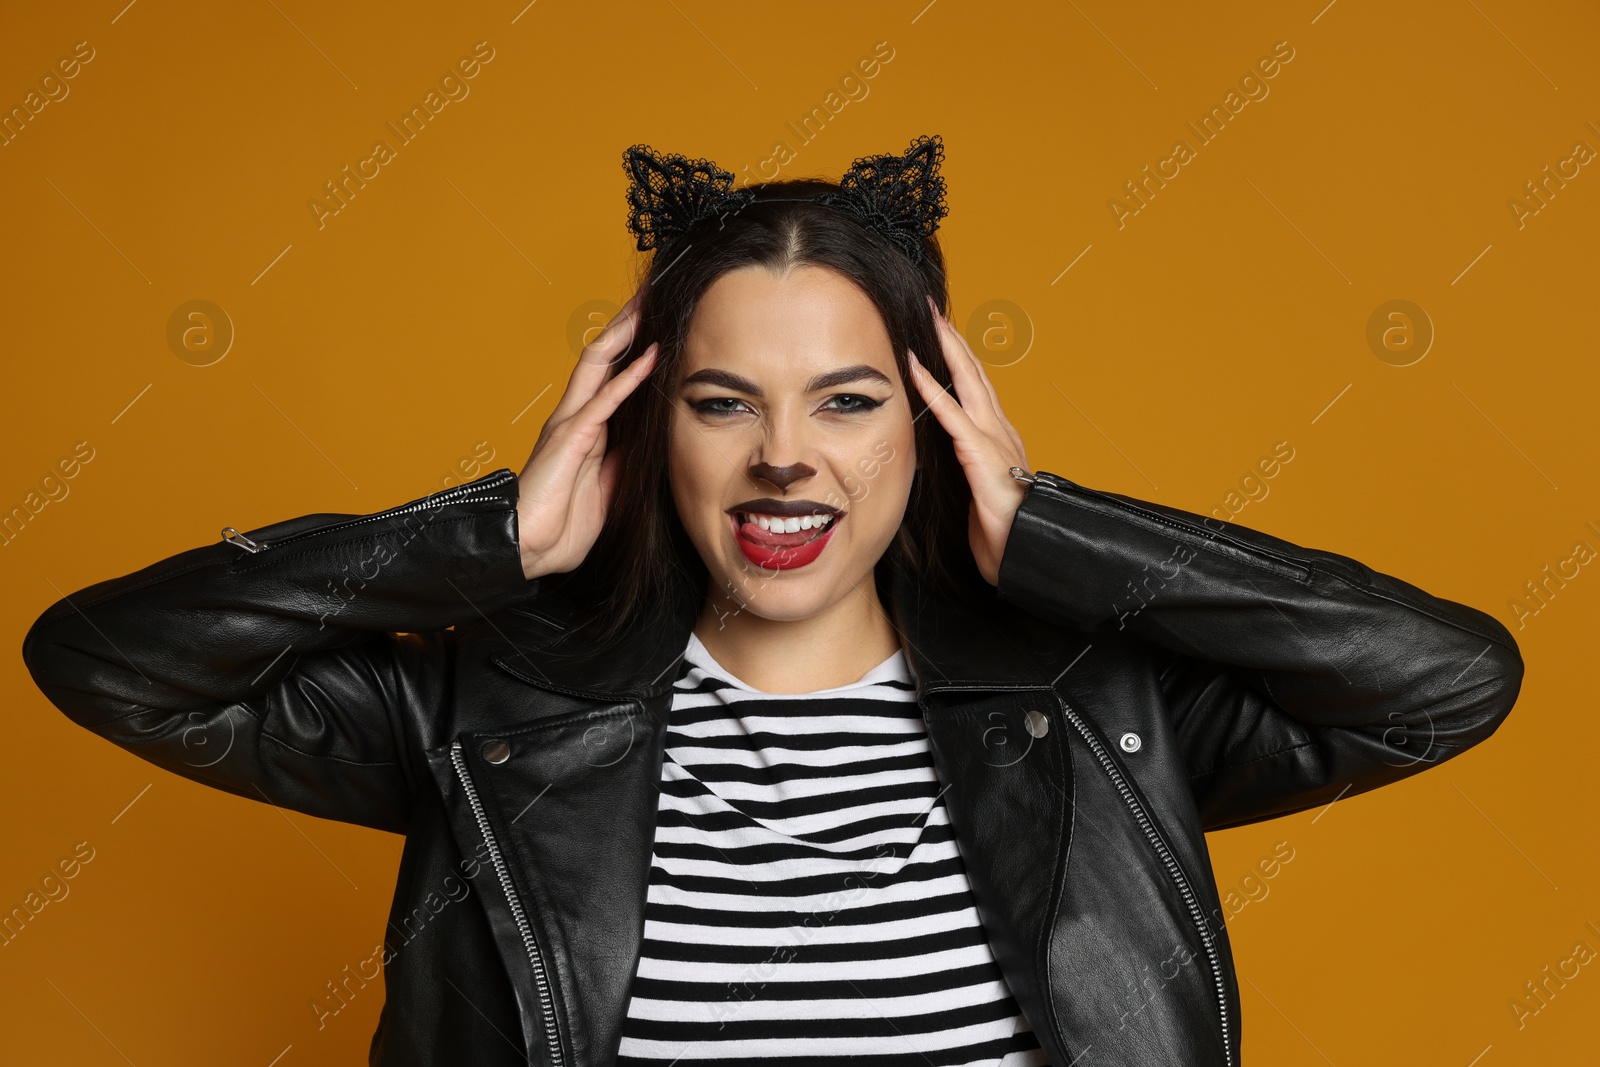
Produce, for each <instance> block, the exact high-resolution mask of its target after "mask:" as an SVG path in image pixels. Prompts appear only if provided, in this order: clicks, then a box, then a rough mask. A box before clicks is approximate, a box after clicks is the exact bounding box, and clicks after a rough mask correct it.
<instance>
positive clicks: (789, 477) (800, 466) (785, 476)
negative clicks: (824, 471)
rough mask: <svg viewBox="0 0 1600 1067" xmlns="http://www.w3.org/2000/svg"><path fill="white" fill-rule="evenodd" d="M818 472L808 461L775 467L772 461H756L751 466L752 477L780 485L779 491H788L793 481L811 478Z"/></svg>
mask: <svg viewBox="0 0 1600 1067" xmlns="http://www.w3.org/2000/svg"><path fill="white" fill-rule="evenodd" d="M816 473H817V472H816V469H815V468H813V467H812V466H811V465H810V464H807V463H791V464H789V465H788V466H787V467H774V466H773V465H772V464H770V463H756V464H753V465H752V466H751V467H750V477H752V478H760V479H761V480H763V481H767V482H771V483H772V484H773V485H775V486H777V487H778V491H779V492H786V491H787V490H788V488H789V486H790V485H792V484H793V483H795V482H798V481H799V480H800V479H802V478H809V477H811V476H812V475H814V474H816Z"/></svg>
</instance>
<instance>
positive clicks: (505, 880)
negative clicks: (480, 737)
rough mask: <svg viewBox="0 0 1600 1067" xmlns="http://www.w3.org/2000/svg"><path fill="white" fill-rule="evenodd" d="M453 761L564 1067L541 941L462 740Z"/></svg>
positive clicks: (557, 1062)
mask: <svg viewBox="0 0 1600 1067" xmlns="http://www.w3.org/2000/svg"><path fill="white" fill-rule="evenodd" d="M450 762H451V763H452V764H454V765H455V769H456V776H457V777H458V778H460V779H461V787H462V788H463V789H465V790H466V791H467V803H469V804H471V805H472V816H473V818H474V819H476V820H477V822H478V830H479V831H480V832H481V833H482V834H483V841H484V844H486V845H488V846H489V859H490V860H491V861H492V862H493V863H494V871H495V874H497V875H499V876H500V888H501V889H503V890H505V894H506V901H507V902H508V903H509V904H510V905H511V915H512V917H513V918H515V919H516V920H517V930H518V932H520V933H521V934H522V944H523V947H524V948H526V949H527V951H528V962H529V963H530V964H532V965H533V980H534V983H535V985H537V986H538V990H539V1010H540V1011H541V1012H543V1013H544V1025H545V1033H546V1037H547V1038H548V1040H549V1042H550V1064H551V1067H561V1064H562V1062H563V1055H562V1051H561V1035H560V1033H559V1032H558V1031H557V1027H556V1016H555V1001H554V999H553V998H552V997H551V995H550V980H549V977H548V976H547V975H546V974H545V969H544V959H543V957H541V956H540V955H539V943H538V941H536V940H534V936H533V928H532V927H531V926H529V925H528V916H527V914H526V913H525V912H523V910H522V901H520V900H518V899H517V891H516V888H515V887H514V886H512V884H511V875H510V873H509V872H508V871H507V870H506V863H505V859H504V858H503V857H502V856H501V855H500V846H499V844H498V843H496V841H495V839H494V834H493V833H492V832H491V831H490V829H489V818H488V816H486V815H485V814H484V813H483V804H482V802H481V801H479V799H478V791H477V789H475V788H474V787H473V785H472V776H471V775H470V774H468V773H467V758H466V756H465V755H463V754H462V752H461V742H460V741H452V742H451V743H450Z"/></svg>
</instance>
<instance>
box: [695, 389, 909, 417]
mask: <svg viewBox="0 0 1600 1067" xmlns="http://www.w3.org/2000/svg"><path fill="white" fill-rule="evenodd" d="M743 404H744V401H743V400H740V399H739V398H737V397H732V396H714V397H711V398H710V399H708V400H697V401H695V402H694V403H692V404H691V405H690V406H691V407H692V408H694V410H695V411H697V412H699V413H700V414H702V415H737V414H739V408H740V406H742V405H743ZM722 405H729V406H727V407H724V406H722ZM828 405H829V409H830V410H832V411H837V412H841V413H843V414H847V415H854V414H856V413H858V412H868V411H871V410H873V409H874V408H881V407H882V406H883V405H884V401H882V400H874V399H872V398H871V397H870V396H861V395H859V394H857V393H840V394H838V395H836V396H833V397H830V398H829V400H828Z"/></svg>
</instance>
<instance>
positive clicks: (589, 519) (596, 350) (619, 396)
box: [517, 288, 658, 581]
mask: <svg viewBox="0 0 1600 1067" xmlns="http://www.w3.org/2000/svg"><path fill="white" fill-rule="evenodd" d="M642 294H643V289H642V288H641V289H640V291H639V292H636V293H634V294H633V296H632V297H631V298H630V299H629V300H628V302H627V303H626V304H625V305H623V307H622V310H621V311H619V312H617V314H616V315H615V316H613V317H612V319H611V321H610V322H608V323H606V327H605V329H604V330H602V331H601V332H600V335H599V336H598V337H596V338H595V339H594V340H593V341H591V342H590V343H589V344H587V345H586V346H584V349H583V352H582V353H581V354H580V355H579V356H578V365H577V367H576V368H574V369H573V372H572V377H571V378H570V379H568V381H567V390H566V392H565V393H564V394H563V395H562V397H561V401H560V403H558V404H556V408H555V410H554V411H553V412H551V413H550V417H549V419H547V420H545V424H544V428H543V429H542V430H540V431H539V439H538V440H537V441H536V442H534V446H533V455H531V456H529V457H528V462H527V463H526V464H525V465H524V466H523V468H522V473H521V474H520V475H518V477H517V486H518V498H517V542H518V546H519V547H520V548H521V550H522V573H523V574H524V575H526V576H527V578H528V579H529V580H530V581H531V580H532V579H534V578H540V577H543V576H544V575H547V574H564V573H566V572H568V571H572V570H576V569H577V567H578V565H579V564H580V563H582V562H583V559H584V557H585V556H587V555H588V554H589V549H590V548H592V547H593V546H594V542H595V539H596V538H598V537H599V536H600V530H601V527H602V526H603V525H604V524H605V519H606V515H607V514H608V513H609V511H610V510H611V500H612V497H613V495H614V494H615V492H616V485H617V467H618V464H619V462H620V458H621V456H620V453H616V452H613V453H611V454H609V455H608V454H607V453H606V420H607V419H609V418H610V417H611V414H612V412H614V411H616V410H617V406H618V405H619V404H621V403H622V401H623V399H624V398H625V397H627V395H628V394H629V393H631V392H633V390H634V389H635V388H636V387H637V386H638V385H639V383H640V382H642V381H644V379H645V378H646V376H648V375H649V373H650V369H651V368H652V367H654V366H655V361H656V353H657V348H658V346H657V345H654V344H652V345H651V346H650V347H649V348H648V349H646V350H645V352H644V354H643V355H641V356H640V357H639V358H638V359H636V360H634V361H633V362H632V363H631V364H629V365H628V368H627V369H626V370H624V371H622V372H621V373H619V374H617V375H616V376H614V377H613V376H612V369H613V367H614V366H615V364H616V361H617V359H618V358H619V357H621V356H622V355H623V354H624V353H626V352H627V351H628V348H629V346H630V345H632V343H633V338H634V334H635V332H636V330H637V328H638V323H639V299H640V296H641V295H642Z"/></svg>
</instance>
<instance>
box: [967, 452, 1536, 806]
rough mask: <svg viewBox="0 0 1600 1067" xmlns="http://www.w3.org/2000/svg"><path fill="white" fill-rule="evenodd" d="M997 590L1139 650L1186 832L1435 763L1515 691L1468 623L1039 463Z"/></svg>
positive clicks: (1316, 553) (1465, 613)
mask: <svg viewBox="0 0 1600 1067" xmlns="http://www.w3.org/2000/svg"><path fill="white" fill-rule="evenodd" d="M998 595H999V596H1000V597H1001V599H1003V600H1006V601H1008V602H1010V603H1013V604H1016V605H1018V606H1020V607H1023V608H1024V609H1027V610H1028V611H1030V612H1032V613H1033V614H1035V615H1038V616H1040V617H1042V618H1045V619H1047V620H1049V621H1053V622H1057V623H1066V624H1069V625H1073V626H1076V627H1077V628H1079V629H1081V630H1084V631H1088V632H1090V633H1091V636H1092V633H1093V632H1096V631H1098V632H1101V633H1113V634H1132V635H1133V636H1134V637H1136V638H1138V639H1141V640H1143V641H1146V642H1148V643H1149V646H1150V649H1151V653H1152V655H1153V657H1154V660H1155V669H1156V671H1157V675H1158V678H1159V686H1160V690H1161V694H1162V695H1163V697H1164V698H1165V702H1166V706H1167V711H1168V713H1169V715H1170V717H1171V720H1172V723H1173V727H1174V731H1175V733H1176V736H1177V738H1178V740H1179V743H1180V745H1181V746H1182V749H1183V755H1184V760H1185V763H1186V764H1187V768H1188V773H1189V778H1190V784H1191V787H1192V790H1193V793H1194V796H1195V801H1196V804H1197V806H1198V808H1199V811H1200V816H1201V821H1202V825H1203V826H1204V828H1205V829H1206V830H1220V829H1224V828H1226V827H1230V826H1242V825H1245V824H1247V823H1252V822H1257V821H1259V820H1262V819H1269V818H1275V817H1277V816H1280V815H1287V814H1290V813H1293V812H1297V811H1302V810H1305V809H1307V808H1311V807H1317V806H1321V805H1324V804H1327V803H1329V802H1331V801H1333V800H1336V799H1340V798H1343V797H1347V796H1353V795H1355V794H1357V793H1362V792H1365V791H1367V790H1370V789H1374V788H1377V787H1378V786H1381V785H1384V784H1387V783H1389V782H1393V781H1397V780H1399V779H1401V778H1405V777H1407V776H1409V775H1412V774H1415V773H1417V772H1418V771H1421V770H1423V769H1424V768H1427V767H1430V766H1433V765H1434V764H1437V763H1441V762H1443V761H1444V760H1447V759H1450V758H1452V757H1453V756H1456V755H1458V754H1459V753H1460V752H1462V751H1463V750H1465V749H1467V748H1469V747H1471V746H1472V745H1475V744H1477V743H1479V742H1480V741H1483V740H1485V739H1486V738H1488V737H1489V736H1490V735H1491V734H1493V733H1494V731H1495V729H1496V727H1498V726H1499V725H1500V723H1501V722H1502V721H1503V720H1504V719H1505V717H1506V716H1507V715H1508V714H1509V713H1510V711H1511V708H1512V705H1513V704H1515V702H1516V699H1517V694H1518V691H1519V690H1520V688H1521V684H1522V674H1523V663H1522V657H1521V655H1520V653H1519V651H1518V649H1517V644H1516V641H1515V639H1514V638H1513V637H1512V636H1511V633H1510V631H1508V630H1507V629H1506V627H1505V626H1504V625H1502V624H1501V623H1500V622H1499V621H1497V620H1496V619H1494V618H1493V617H1491V616H1489V615H1487V614H1485V613H1484V612H1481V611H1479V610H1477V609H1475V608H1471V607H1467V606H1465V605H1462V604H1458V603H1455V602H1452V601H1449V600H1443V599H1440V598H1438V597H1435V596H1432V595H1430V594H1428V593H1426V592H1424V591H1423V590H1421V589H1418V588H1417V587H1416V586H1414V585H1410V584H1407V583H1406V582H1403V581H1401V580H1399V579H1397V578H1393V577H1390V576H1389V575H1386V574H1381V573H1378V572H1377V571H1374V570H1372V569H1370V568H1368V567H1366V566H1364V565H1363V564H1361V563H1359V562H1357V561H1356V560H1353V559H1350V558H1349V557H1346V556H1342V555H1338V554H1335V553H1333V552H1327V551H1321V550H1318V549H1313V548H1306V547H1302V546H1299V545H1295V544H1291V543H1290V542H1288V541H1284V540H1280V539H1279V538H1276V537H1272V536H1270V535H1268V534H1265V533H1261V532H1260V531H1257V530H1252V529H1249V528H1247V527H1244V526H1240V525H1238V524H1235V523H1227V522H1222V521H1220V520H1218V519H1214V518H1211V517H1209V516H1201V515H1198V514H1195V513H1193V512H1189V511H1184V510H1181V509H1178V508H1173V507H1168V506H1165V505H1162V504H1156V503H1151V502H1149V501H1144V500H1138V499H1135V498H1133V497H1129V496H1123V495H1121V494H1118V493H1112V492H1104V491H1099V490H1094V489H1089V488H1086V487H1084V486H1082V485H1078V484H1077V483H1075V482H1072V481H1069V480H1068V479H1066V478H1063V477H1061V476H1059V475H1055V474H1050V473H1047V472H1043V471H1041V472H1040V473H1039V475H1038V476H1037V478H1036V479H1035V481H1034V482H1033V484H1032V485H1031V486H1030V487H1029V488H1028V490H1027V492H1026V494H1025V496H1024V498H1023V502H1022V505H1021V507H1020V508H1019V510H1018V512H1017V515H1016V518H1015V520H1014V522H1013V525H1012V528H1011V532H1010V535H1009V539H1008V541H1007V543H1006V549H1005V554H1004V557H1003V558H1002V560H1001V564H1000V573H999V584H998ZM1091 654H1092V653H1091Z"/></svg>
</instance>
